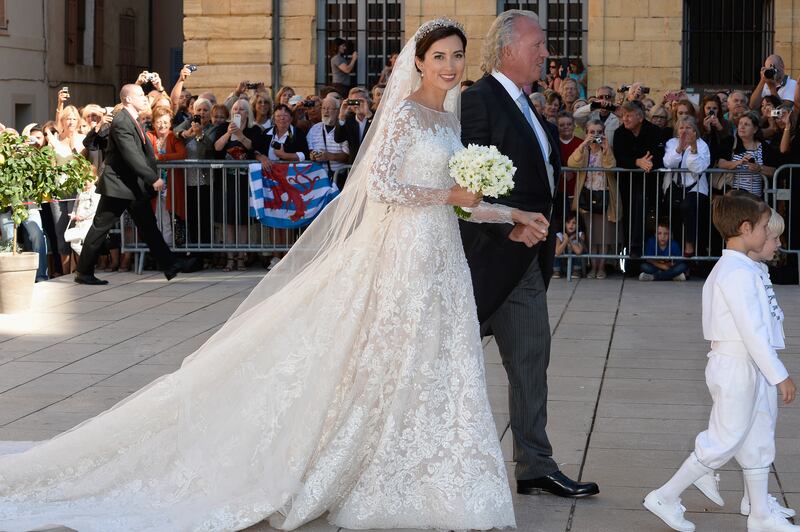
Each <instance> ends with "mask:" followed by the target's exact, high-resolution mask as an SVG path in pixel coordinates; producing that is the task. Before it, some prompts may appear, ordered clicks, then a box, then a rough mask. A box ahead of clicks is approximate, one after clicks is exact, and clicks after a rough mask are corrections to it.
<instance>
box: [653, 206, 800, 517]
mask: <svg viewBox="0 0 800 532" xmlns="http://www.w3.org/2000/svg"><path fill="white" fill-rule="evenodd" d="M713 215H714V226H715V227H716V228H717V231H719V233H720V234H721V235H722V237H723V238H724V239H725V243H726V249H725V251H723V255H722V258H721V259H720V260H719V261H718V262H717V264H716V266H714V269H713V270H712V271H711V274H710V275H709V276H708V279H707V280H706V283H705V284H704V285H703V336H704V337H705V339H706V340H710V341H711V352H710V353H709V354H708V364H707V366H706V383H707V385H708V389H709V392H710V393H711V399H712V401H713V406H712V407H711V415H710V417H709V422H708V429H707V430H705V431H703V432H701V433H700V434H699V435H698V436H697V438H696V439H695V448H694V452H693V453H692V454H691V455H690V456H689V458H687V459H686V461H685V462H684V463H683V465H681V467H680V469H678V471H677V472H676V473H675V475H673V477H672V478H671V479H670V480H669V481H667V483H666V484H664V485H663V486H661V487H660V488H658V489H656V490H654V491H652V492H650V493H649V494H648V495H647V497H645V500H644V506H645V508H647V509H648V510H650V511H651V512H652V513H654V514H655V515H656V516H657V517H659V518H660V519H661V520H662V521H664V522H665V523H666V524H667V525H669V526H670V527H671V528H672V529H673V530H679V531H684V532H693V531H694V529H695V527H694V524H693V523H691V522H690V521H687V520H686V519H685V518H684V515H683V514H684V511H685V510H684V508H683V506H681V503H680V495H681V493H682V492H683V491H684V490H685V489H686V488H688V487H689V486H691V485H692V483H694V482H695V481H696V480H698V479H700V478H701V477H703V476H704V475H707V474H709V473H712V472H713V470H714V469H718V468H720V467H722V466H723V465H724V464H725V463H727V462H728V461H729V460H730V459H731V458H733V457H736V459H737V461H738V462H739V463H740V464H741V466H742V470H743V473H744V480H745V485H746V486H747V493H748V495H749V497H750V515H749V517H748V518H747V530H748V532H800V526H795V525H792V524H791V523H789V521H787V520H786V518H785V517H783V516H781V515H778V514H776V513H773V512H772V511H771V510H770V505H769V495H768V492H767V485H768V482H769V467H770V465H771V464H772V462H773V459H774V458H775V437H774V425H775V421H774V420H775V416H776V412H775V411H776V408H775V407H776V406H777V405H776V404H775V403H776V401H775V402H771V401H770V393H769V392H770V386H777V391H778V392H780V394H781V396H782V397H783V402H784V404H789V403H791V402H792V401H793V400H794V398H795V394H796V389H795V385H794V383H793V382H792V379H791V378H789V374H788V372H787V371H786V368H785V367H784V365H783V363H782V362H781V361H780V359H779V358H778V354H777V352H776V351H775V349H776V347H780V346H782V345H783V340H782V338H779V336H780V335H779V334H778V332H777V331H776V329H775V328H774V327H773V326H772V320H773V314H772V312H773V309H772V308H771V305H770V303H771V302H770V300H769V296H768V294H767V289H766V287H765V285H764V282H763V280H762V273H763V271H762V270H761V268H760V267H759V266H758V265H757V264H756V263H755V262H754V261H753V260H751V259H750V258H748V256H747V254H748V253H750V252H755V253H761V252H762V250H763V249H764V244H765V243H766V241H767V223H768V222H769V218H770V210H769V207H768V206H767V205H766V204H765V203H764V202H763V201H761V200H760V199H759V198H757V197H755V196H753V195H751V194H749V193H747V192H743V191H739V190H733V191H731V192H728V193H727V194H725V195H724V196H722V197H719V198H717V199H716V200H715V202H714V211H713Z"/></svg>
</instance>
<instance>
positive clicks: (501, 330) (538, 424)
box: [481, 259, 558, 480]
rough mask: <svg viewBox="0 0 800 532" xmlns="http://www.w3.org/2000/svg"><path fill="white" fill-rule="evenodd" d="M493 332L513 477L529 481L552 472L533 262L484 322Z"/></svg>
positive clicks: (543, 305) (543, 319) (542, 292)
mask: <svg viewBox="0 0 800 532" xmlns="http://www.w3.org/2000/svg"><path fill="white" fill-rule="evenodd" d="M488 331H491V332H492V333H493V334H494V338H495V341H496V342H497V347H498V348H499V349H500V357H501V358H502V360H503V366H504V367H505V369H506V373H507V374H508V382H509V387H508V401H509V412H510V414H511V431H512V433H513V436H514V461H515V462H516V468H515V470H514V476H515V477H516V478H517V479H518V480H531V479H535V478H539V477H542V476H545V475H549V474H551V473H554V472H555V471H557V470H558V465H556V463H555V461H554V460H553V458H552V454H553V450H552V447H551V446H550V440H549V439H548V437H547V432H546V430H545V429H546V426H547V366H548V365H549V364H550V320H549V318H548V311H547V288H546V286H545V283H544V279H543V278H542V272H541V270H540V267H539V260H538V259H534V260H533V261H532V262H531V266H530V268H528V271H527V272H525V275H524V276H523V277H522V279H521V280H520V282H519V283H518V284H517V286H516V287H515V288H514V290H513V291H512V292H511V294H510V295H509V296H508V298H507V299H506V300H505V301H504V302H503V304H502V305H501V306H500V307H499V308H498V309H497V310H496V311H495V313H494V314H493V315H492V316H491V317H490V318H489V319H488V320H487V321H486V322H484V323H481V332H482V333H483V334H485V333H487V332H488Z"/></svg>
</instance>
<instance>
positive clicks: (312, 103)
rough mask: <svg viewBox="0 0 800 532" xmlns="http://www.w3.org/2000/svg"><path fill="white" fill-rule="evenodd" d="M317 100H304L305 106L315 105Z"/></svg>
mask: <svg viewBox="0 0 800 532" xmlns="http://www.w3.org/2000/svg"><path fill="white" fill-rule="evenodd" d="M316 105H317V102H315V101H314V100H303V107H315V106H316Z"/></svg>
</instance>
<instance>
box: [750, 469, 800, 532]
mask: <svg viewBox="0 0 800 532" xmlns="http://www.w3.org/2000/svg"><path fill="white" fill-rule="evenodd" d="M743 473H744V483H745V488H746V490H747V494H748V495H749V497H750V516H749V517H748V518H747V532H800V526H796V525H793V524H791V523H790V522H789V521H787V520H786V518H785V517H783V516H780V515H778V514H775V513H772V512H771V511H770V507H769V494H768V491H767V489H768V485H769V468H767V467H765V468H761V469H746V470H744V471H743Z"/></svg>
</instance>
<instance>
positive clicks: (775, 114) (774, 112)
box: [769, 108, 783, 118]
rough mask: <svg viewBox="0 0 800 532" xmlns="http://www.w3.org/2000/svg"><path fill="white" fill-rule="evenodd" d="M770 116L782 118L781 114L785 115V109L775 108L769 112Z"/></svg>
mask: <svg viewBox="0 0 800 532" xmlns="http://www.w3.org/2000/svg"><path fill="white" fill-rule="evenodd" d="M769 116H770V117H772V118H780V117H781V116H783V109H780V108H778V109H773V110H772V111H770V112H769Z"/></svg>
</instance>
